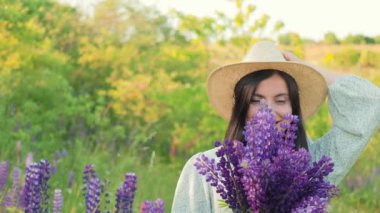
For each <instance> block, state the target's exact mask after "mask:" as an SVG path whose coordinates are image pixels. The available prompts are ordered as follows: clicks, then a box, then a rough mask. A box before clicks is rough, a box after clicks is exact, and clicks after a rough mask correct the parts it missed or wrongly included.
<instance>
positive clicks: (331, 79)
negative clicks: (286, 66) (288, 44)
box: [282, 51, 345, 86]
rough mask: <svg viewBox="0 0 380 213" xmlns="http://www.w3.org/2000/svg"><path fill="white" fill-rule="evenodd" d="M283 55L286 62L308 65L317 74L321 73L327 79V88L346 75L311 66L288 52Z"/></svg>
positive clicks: (283, 52)
mask: <svg viewBox="0 0 380 213" xmlns="http://www.w3.org/2000/svg"><path fill="white" fill-rule="evenodd" d="M282 55H283V56H284V58H285V60H286V61H293V62H299V63H303V64H306V65H308V66H310V67H312V68H314V69H315V70H316V71H317V72H319V73H320V74H321V75H322V76H323V77H324V78H325V81H326V83H327V86H330V85H331V84H333V83H334V82H335V80H336V79H338V78H339V77H341V76H343V75H345V74H340V73H336V72H332V71H330V70H327V69H325V68H322V67H320V66H317V65H315V64H311V63H308V62H305V61H303V60H302V59H300V58H298V57H297V56H295V55H294V54H293V53H291V52H288V51H282Z"/></svg>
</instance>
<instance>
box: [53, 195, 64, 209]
mask: <svg viewBox="0 0 380 213" xmlns="http://www.w3.org/2000/svg"><path fill="white" fill-rule="evenodd" d="M62 206H63V196H62V190H60V189H55V190H54V199H53V213H61V212H62Z"/></svg>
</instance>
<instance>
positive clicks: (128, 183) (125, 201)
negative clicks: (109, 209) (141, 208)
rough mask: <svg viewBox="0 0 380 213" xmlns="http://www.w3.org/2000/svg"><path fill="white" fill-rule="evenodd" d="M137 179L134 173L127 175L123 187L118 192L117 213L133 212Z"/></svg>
mask: <svg viewBox="0 0 380 213" xmlns="http://www.w3.org/2000/svg"><path fill="white" fill-rule="evenodd" d="M136 186H137V177H136V175H135V174H134V173H127V174H125V179H124V182H123V185H122V186H120V187H119V188H118V189H117V192H116V205H115V208H116V211H115V212H117V213H121V212H122V213H131V212H132V211H133V201H134V199H135V193H136V189H137V188H136Z"/></svg>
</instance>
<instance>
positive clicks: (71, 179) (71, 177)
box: [67, 170, 74, 189]
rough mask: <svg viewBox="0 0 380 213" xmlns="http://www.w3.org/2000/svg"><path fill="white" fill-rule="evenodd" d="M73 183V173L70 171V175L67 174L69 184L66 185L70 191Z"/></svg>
mask: <svg viewBox="0 0 380 213" xmlns="http://www.w3.org/2000/svg"><path fill="white" fill-rule="evenodd" d="M73 182H74V171H73V170H70V173H69V182H68V184H67V187H68V188H70V189H71V187H73Z"/></svg>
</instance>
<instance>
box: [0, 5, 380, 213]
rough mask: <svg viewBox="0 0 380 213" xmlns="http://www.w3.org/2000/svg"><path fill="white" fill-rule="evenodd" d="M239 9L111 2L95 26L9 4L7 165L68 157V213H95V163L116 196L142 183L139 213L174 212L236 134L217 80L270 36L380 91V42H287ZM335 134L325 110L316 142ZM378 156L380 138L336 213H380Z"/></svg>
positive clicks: (3, 15) (0, 110) (0, 147)
mask: <svg viewBox="0 0 380 213" xmlns="http://www.w3.org/2000/svg"><path fill="white" fill-rule="evenodd" d="M235 2H236V7H237V8H238V9H239V10H238V11H239V12H238V13H237V14H235V16H234V17H233V18H229V17H230V16H227V15H226V14H223V13H221V12H218V13H217V14H215V16H213V17H195V16H192V15H188V14H183V13H181V12H178V11H172V12H171V13H170V14H161V13H160V12H159V11H157V10H156V9H154V8H151V7H147V6H145V5H143V4H142V3H140V2H139V1H137V0H104V1H101V2H100V3H99V4H97V6H96V8H95V12H94V15H93V16H87V15H84V14H82V13H80V12H79V11H78V10H77V9H76V8H72V7H69V6H67V5H63V4H61V3H59V2H56V1H52V0H32V1H13V0H0V116H1V119H0V161H3V160H9V161H10V163H11V165H12V166H18V167H20V168H22V169H24V168H25V165H24V161H25V157H26V155H27V153H29V152H32V153H33V155H34V158H35V159H41V158H43V159H48V160H52V159H53V158H54V155H55V153H57V152H58V153H61V152H62V150H65V151H67V153H68V155H67V157H66V158H61V159H60V160H59V161H58V164H57V173H56V175H54V176H53V177H52V183H51V185H52V186H51V188H52V190H53V189H54V188H61V189H63V192H64V200H65V201H64V212H77V211H78V212H81V211H83V209H84V199H83V198H82V197H81V196H82V195H81V186H80V185H81V176H82V175H81V172H82V170H83V168H84V166H85V165H86V164H88V163H93V164H95V169H96V170H97V171H98V173H99V174H100V176H101V177H103V178H104V179H108V180H110V181H111V185H110V189H111V191H116V187H117V186H118V185H119V184H120V183H121V181H122V180H123V175H124V173H126V172H128V171H133V172H136V173H137V175H138V192H137V197H136V201H135V209H136V210H137V209H138V208H139V204H140V203H141V202H142V201H143V200H144V199H151V200H152V199H155V198H157V197H162V198H164V200H165V201H166V211H167V212H170V206H171V202H172V199H173V195H174V190H175V185H176V181H177V179H178V177H179V174H180V171H181V169H182V166H183V165H184V163H185V162H186V160H187V159H188V158H189V157H190V156H191V155H193V154H195V153H197V152H200V151H203V150H207V149H210V148H212V147H213V141H215V140H218V139H222V138H223V136H224V130H225V128H226V125H227V124H226V122H225V121H224V120H222V119H221V118H220V117H219V116H218V115H217V114H216V113H215V112H214V111H213V109H212V108H211V106H210V104H209V102H208V99H207V92H206V84H205V82H206V80H207V76H208V73H209V72H210V71H211V70H213V69H215V68H216V67H218V66H220V65H222V64H226V63H231V62H238V61H239V60H240V59H241V58H242V56H243V55H244V53H245V52H246V51H247V50H248V48H249V47H250V46H251V45H252V44H253V43H254V42H255V41H257V40H259V39H266V38H265V35H264V34H263V32H264V30H265V29H270V30H271V32H272V34H273V35H276V37H277V38H278V39H277V42H278V43H279V44H280V45H281V48H282V49H287V50H291V51H293V52H294V53H296V54H297V55H298V56H299V57H301V58H304V59H305V60H308V61H311V62H314V63H317V64H320V65H323V66H325V67H328V68H330V69H333V70H334V71H337V72H342V73H355V74H357V75H359V76H362V77H363V78H365V79H368V80H370V81H371V82H373V83H374V84H375V85H377V86H380V73H379V68H380V35H379V36H377V37H373V38H372V37H367V36H365V35H348V36H347V37H345V38H342V39H340V38H337V37H336V36H335V34H334V33H333V32H329V33H327V34H326V35H325V37H324V39H323V40H322V41H313V40H310V39H307V38H302V37H301V36H300V35H299V34H298V33H296V32H282V28H283V26H284V24H286V23H282V22H281V21H277V22H276V23H275V24H274V25H273V26H270V25H269V24H268V21H269V20H270V16H269V15H262V16H257V15H256V13H255V10H256V7H255V6H254V5H252V4H250V3H249V2H246V1H241V0H236V1H235ZM331 122H332V121H331V118H330V117H329V113H328V109H327V106H326V104H325V105H324V106H323V107H322V108H321V109H320V110H319V112H318V113H317V114H316V115H315V116H314V117H313V118H312V119H310V120H309V121H308V122H307V132H308V134H309V135H310V136H311V137H312V138H317V137H320V136H321V135H323V134H324V133H326V132H327V130H328V129H329V127H330V126H331ZM17 143H19V144H22V146H21V148H17V146H16V144H17ZM378 150H380V132H379V131H377V133H376V134H375V135H374V136H373V138H372V140H371V142H370V144H369V145H368V146H367V148H366V150H365V151H364V153H363V154H362V155H361V157H360V160H359V161H357V162H356V164H355V166H354V167H353V169H352V170H351V172H350V173H349V175H348V176H347V178H346V179H345V180H344V181H343V182H342V184H341V186H340V187H341V189H342V190H341V191H342V192H341V195H340V196H339V197H338V198H335V199H334V200H333V203H332V207H331V212H353V211H355V212H379V210H380V201H379V200H378V198H379V197H380V191H379V190H380V189H379V186H380V160H379V158H378V157H377V156H378V152H379V151H378ZM70 171H74V173H75V182H74V185H73V187H72V188H68V187H67V182H68V178H69V172H70ZM111 194H112V193H111ZM111 198H112V199H114V197H111Z"/></svg>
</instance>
